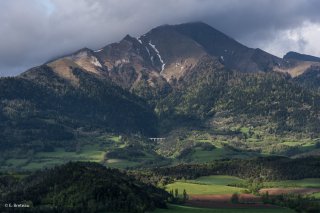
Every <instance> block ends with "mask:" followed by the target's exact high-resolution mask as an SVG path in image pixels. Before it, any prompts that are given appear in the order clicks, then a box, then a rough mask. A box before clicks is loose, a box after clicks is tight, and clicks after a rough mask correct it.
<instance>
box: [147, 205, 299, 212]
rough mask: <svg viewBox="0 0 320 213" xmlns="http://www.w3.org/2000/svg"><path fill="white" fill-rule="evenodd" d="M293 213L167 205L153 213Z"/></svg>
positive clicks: (279, 209) (281, 210)
mask: <svg viewBox="0 0 320 213" xmlns="http://www.w3.org/2000/svg"><path fill="white" fill-rule="evenodd" d="M180 212H181V213H294V211H293V210H290V209H284V208H275V209H253V208H241V209H240V208H239V209H228V208H225V209H221V208H219V209H218V208H214V209H213V208H198V207H189V206H179V205H169V208H168V209H156V210H155V211H153V213H180Z"/></svg>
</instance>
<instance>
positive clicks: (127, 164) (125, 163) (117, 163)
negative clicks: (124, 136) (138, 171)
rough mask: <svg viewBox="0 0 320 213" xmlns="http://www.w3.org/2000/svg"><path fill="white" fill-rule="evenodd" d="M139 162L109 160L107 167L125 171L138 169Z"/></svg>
mask: <svg viewBox="0 0 320 213" xmlns="http://www.w3.org/2000/svg"><path fill="white" fill-rule="evenodd" d="M140 164H141V163H139V162H134V161H128V160H123V159H108V160H107V162H106V164H105V166H108V167H111V168H119V169H125V168H128V167H136V166H138V165H140Z"/></svg>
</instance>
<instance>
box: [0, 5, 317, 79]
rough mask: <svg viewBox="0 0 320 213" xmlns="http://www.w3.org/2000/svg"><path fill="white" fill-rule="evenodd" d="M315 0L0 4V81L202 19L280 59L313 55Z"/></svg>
mask: <svg viewBox="0 0 320 213" xmlns="http://www.w3.org/2000/svg"><path fill="white" fill-rule="evenodd" d="M319 10H320V1H319V0H1V1H0V21H1V25H0V76H12V75H16V74H18V73H21V72H23V71H25V70H26V69H28V68H31V67H33V66H36V65H40V64H42V63H44V62H45V61H47V60H49V59H51V58H53V57H56V56H59V55H63V54H66V53H71V52H73V51H76V50H78V49H80V48H82V47H89V48H92V49H97V48H100V47H102V46H105V45H106V44H108V43H111V42H116V41H119V40H120V39H121V38H122V37H124V36H125V35H126V34H130V35H132V36H138V35H141V34H144V33H145V32H147V31H149V30H150V29H151V28H153V27H156V26H158V25H162V24H179V23H184V22H192V21H203V22H206V23H208V24H210V25H211V26H213V27H214V28H216V29H218V30H220V31H222V32H224V33H226V34H228V35H229V36H231V37H233V38H235V39H236V40H238V41H240V42H242V43H244V44H246V45H247V46H249V47H259V48H261V49H264V50H266V51H268V52H270V53H272V54H274V55H277V56H279V57H282V56H283V54H285V53H286V52H288V51H291V50H293V51H298V52H301V53H306V54H312V55H316V56H320V12H319Z"/></svg>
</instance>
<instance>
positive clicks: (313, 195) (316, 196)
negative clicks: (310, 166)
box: [312, 192, 320, 199]
mask: <svg viewBox="0 0 320 213" xmlns="http://www.w3.org/2000/svg"><path fill="white" fill-rule="evenodd" d="M312 197H315V198H316V199H320V192H318V193H314V194H312Z"/></svg>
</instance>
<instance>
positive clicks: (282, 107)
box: [0, 22, 320, 147]
mask: <svg viewBox="0 0 320 213" xmlns="http://www.w3.org/2000/svg"><path fill="white" fill-rule="evenodd" d="M318 67H319V62H318V59H317V58H316V57H311V56H305V55H299V54H296V53H289V54H287V55H286V56H285V57H284V58H283V59H281V58H278V57H276V56H273V55H271V54H269V53H267V52H265V51H263V50H260V49H253V48H249V47H246V46H244V45H242V44H241V43H239V42H237V41H236V40H234V39H233V38H230V37H229V36H227V35H225V34H223V33H222V32H220V31H218V30H216V29H214V28H212V27H211V26H209V25H207V24H204V23H201V22H195V23H187V24H180V25H163V26H160V27H157V28H154V29H152V30H151V31H149V32H147V33H146V34H144V35H142V36H140V37H139V38H134V37H131V36H130V35H127V36H125V37H124V38H123V39H122V40H121V41H119V42H118V43H113V44H109V45H107V46H105V47H103V48H101V49H99V50H90V49H88V48H83V49H80V50H79V51H77V52H75V53H73V54H70V55H67V56H63V57H60V58H57V59H54V60H51V61H49V62H47V63H46V64H44V65H41V66H39V67H35V68H33V69H30V70H28V71H26V72H24V73H23V74H21V75H19V76H17V77H14V78H1V79H0V87H1V89H0V100H1V102H0V104H1V105H0V106H1V110H0V118H1V124H0V128H1V133H0V134H1V146H2V147H8V146H9V144H12V143H15V142H16V143H26V144H27V143H28V142H30V141H33V142H35V141H38V142H37V143H40V144H41V143H43V141H47V140H60V141H61V140H68V139H70V138H74V137H75V135H77V134H78V132H83V131H84V132H85V131H87V130H88V131H107V132H108V131H110V132H112V131H113V132H123V133H129V134H143V135H157V132H158V130H159V129H162V128H163V127H164V126H166V129H169V130H170V128H175V127H176V125H175V123H177V124H179V125H181V124H182V123H184V122H187V123H189V124H190V125H194V126H199V125H200V126H202V125H203V126H206V127H208V128H211V127H212V126H210V125H208V123H210V122H211V123H212V122H213V120H214V118H215V117H216V116H217V115H221V113H222V114H223V113H224V114H228V115H231V114H232V116H235V115H237V114H244V115H246V116H247V117H251V118H255V116H263V117H264V118H265V119H266V120H267V121H270V122H271V121H272V122H275V126H274V128H275V129H278V130H279V128H280V127H282V128H280V129H283V130H286V131H311V132H317V131H318V130H317V128H316V126H317V125H318V124H319V112H320V110H319V107H318V106H319V94H317V92H316V91H315V90H314V88H318V85H319V84H318V82H319V81H317V80H316V78H315V77H314V76H318V75H319V74H318V73H319V69H318ZM274 71H278V72H279V73H278V72H274ZM287 73H289V75H288V74H287ZM292 77H294V78H292ZM309 82H312V83H309ZM309 84H310V85H311V84H312V85H314V86H313V87H309V86H308V85H309ZM306 85H307V87H306ZM159 119H160V124H161V125H160V126H159V125H158V124H159V122H158V121H159ZM181 119H182V120H181ZM181 121H184V122H181ZM39 141H42V142H39Z"/></svg>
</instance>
